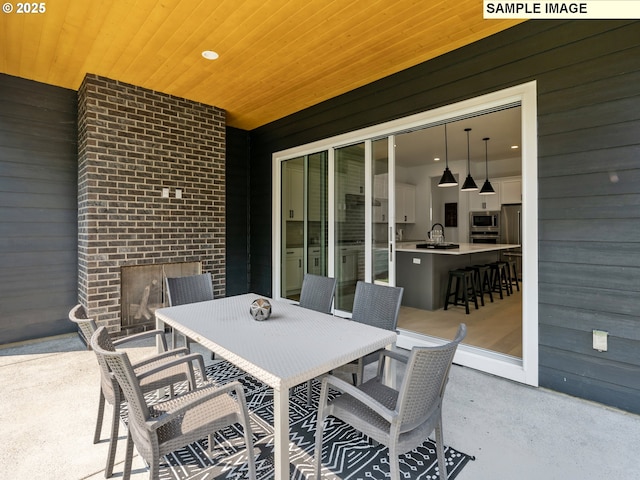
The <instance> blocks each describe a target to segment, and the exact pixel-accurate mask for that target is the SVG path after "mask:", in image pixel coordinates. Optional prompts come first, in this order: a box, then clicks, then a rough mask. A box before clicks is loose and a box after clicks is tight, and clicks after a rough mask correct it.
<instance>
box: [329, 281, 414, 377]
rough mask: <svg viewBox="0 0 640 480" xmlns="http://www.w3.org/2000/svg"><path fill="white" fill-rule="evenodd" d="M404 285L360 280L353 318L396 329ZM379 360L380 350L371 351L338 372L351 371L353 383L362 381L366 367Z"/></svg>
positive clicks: (361, 321)
mask: <svg viewBox="0 0 640 480" xmlns="http://www.w3.org/2000/svg"><path fill="white" fill-rule="evenodd" d="M403 292H404V289H403V288H402V287H390V286H387V285H378V284H375V283H365V282H362V281H359V282H358V283H357V284H356V293H355V297H354V300H353V310H352V314H351V320H353V321H354V322H360V323H365V324H367V325H371V326H373V327H378V328H384V329H385V330H391V331H395V330H396V327H397V325H398V314H399V313H400V303H401V302H402V294H403ZM377 360H378V352H373V353H370V354H369V355H366V356H365V357H362V358H360V359H358V360H357V361H355V362H351V363H347V364H346V365H343V366H341V367H340V368H338V369H336V372H341V373H351V375H352V376H353V384H354V385H358V384H360V383H362V375H363V372H364V367H365V366H366V365H368V364H370V363H373V362H375V361H377Z"/></svg>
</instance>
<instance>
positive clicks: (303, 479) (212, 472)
mask: <svg viewBox="0 0 640 480" xmlns="http://www.w3.org/2000/svg"><path fill="white" fill-rule="evenodd" d="M207 376H208V377H209V379H210V380H212V381H213V382H215V383H218V384H224V383H227V382H229V381H232V380H238V381H240V382H241V383H242V384H243V386H244V392H245V395H246V397H247V405H248V407H249V411H250V416H251V427H252V429H253V435H254V448H255V452H256V470H257V478H258V480H272V479H273V480H280V479H274V469H273V456H272V447H273V394H272V393H273V391H272V389H271V388H269V387H267V386H266V385H264V384H263V383H261V382H259V381H258V380H256V379H255V378H253V377H251V376H249V375H247V374H246V373H245V372H243V371H242V370H239V369H238V368H237V367H235V366H234V365H232V364H230V363H228V362H225V361H221V362H218V363H216V364H214V365H212V366H209V367H207ZM313 387H314V388H313V402H312V405H311V407H307V393H306V385H301V386H299V387H297V388H296V389H295V391H294V392H292V394H291V396H290V403H289V416H290V419H289V422H290V438H291V443H290V449H289V455H290V458H291V472H290V473H291V475H290V478H291V479H296V480H310V479H313V478H315V477H314V475H313V461H314V458H313V453H314V447H315V427H316V420H317V401H318V396H319V394H320V383H319V382H315V381H314V385H313ZM123 410H124V411H125V412H126V408H125V409H123ZM125 412H123V413H125ZM125 415H126V413H125ZM326 422H327V423H326V429H325V440H324V453H323V461H322V465H323V467H322V478H323V479H327V480H334V479H335V480H338V479H340V480H346V479H349V480H356V479H372V480H377V479H380V480H384V479H387V478H389V477H390V474H389V460H388V459H389V456H388V449H387V448H386V447H384V446H382V445H377V446H374V445H372V444H371V443H369V441H368V439H367V437H365V436H364V435H362V434H361V433H360V432H358V431H356V430H354V429H353V428H351V427H350V426H348V425H346V424H345V423H343V422H342V421H340V420H338V419H336V418H334V417H329V418H328V419H327V421H326ZM214 440H215V444H214V446H213V452H212V453H211V454H210V453H209V452H208V440H206V439H204V440H201V441H200V442H197V443H194V444H191V445H189V446H188V447H185V448H183V449H181V450H178V451H176V452H174V453H173V454H170V455H167V456H165V457H164V458H163V459H162V460H161V464H160V479H161V480H182V479H187V478H188V479H196V480H230V479H234V480H239V479H245V478H248V475H247V463H246V449H245V443H244V438H243V434H242V429H241V428H240V427H239V426H238V427H229V428H226V429H224V430H221V431H220V432H217V433H216V434H215V436H214ZM445 456H446V464H447V473H448V475H449V477H448V478H449V479H451V480H453V479H454V478H455V477H456V476H457V475H458V473H459V472H460V471H461V470H462V468H463V467H464V466H465V465H466V464H467V462H468V461H469V460H473V459H474V458H473V457H471V456H469V455H466V454H464V453H462V452H459V451H457V450H454V449H453V448H450V447H446V446H445ZM400 472H401V476H402V478H403V479H405V480H409V479H411V480H414V479H415V480H417V479H419V480H437V479H438V478H439V476H438V467H437V458H436V450H435V444H434V443H433V442H432V441H431V440H426V441H425V442H424V443H423V444H422V445H421V446H420V447H418V448H416V449H415V450H413V451H411V452H409V453H406V454H404V455H401V456H400Z"/></svg>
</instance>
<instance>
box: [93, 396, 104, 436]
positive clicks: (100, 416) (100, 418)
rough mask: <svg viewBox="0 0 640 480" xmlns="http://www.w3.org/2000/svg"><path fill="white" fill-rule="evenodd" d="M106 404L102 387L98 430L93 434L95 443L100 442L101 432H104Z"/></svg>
mask: <svg viewBox="0 0 640 480" xmlns="http://www.w3.org/2000/svg"><path fill="white" fill-rule="evenodd" d="M104 404H105V399H104V395H103V394H102V388H101V389H100V400H99V401H98V418H97V419H96V431H95V432H94V434H93V443H98V442H99V441H100V434H101V433H102V419H103V418H104Z"/></svg>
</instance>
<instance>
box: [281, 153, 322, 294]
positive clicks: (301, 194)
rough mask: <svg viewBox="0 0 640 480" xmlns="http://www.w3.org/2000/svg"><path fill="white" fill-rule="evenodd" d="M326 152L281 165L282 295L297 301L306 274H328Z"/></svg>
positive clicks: (286, 161)
mask: <svg viewBox="0 0 640 480" xmlns="http://www.w3.org/2000/svg"><path fill="white" fill-rule="evenodd" d="M327 180H328V161H327V152H319V153H314V154H311V155H305V156H301V157H297V158H293V159H290V160H285V161H283V162H282V163H281V186H282V188H281V195H282V196H281V206H282V208H281V215H280V227H281V241H280V248H281V255H280V259H281V262H280V294H281V296H282V297H283V298H289V299H291V300H298V299H299V297H300V290H301V288H302V280H303V278H304V274H305V273H314V274H316V275H327V272H328V232H329V229H328V210H327V209H328V207H327V191H328V182H327Z"/></svg>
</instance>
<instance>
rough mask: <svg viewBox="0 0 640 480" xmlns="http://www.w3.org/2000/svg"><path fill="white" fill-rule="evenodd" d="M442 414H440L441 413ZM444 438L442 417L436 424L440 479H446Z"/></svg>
mask: <svg viewBox="0 0 640 480" xmlns="http://www.w3.org/2000/svg"><path fill="white" fill-rule="evenodd" d="M441 416H442V414H441ZM443 442H444V440H443V437H442V418H441V419H440V421H439V422H438V424H437V425H436V455H438V470H440V480H447V465H446V462H445V458H444V443H443Z"/></svg>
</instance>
